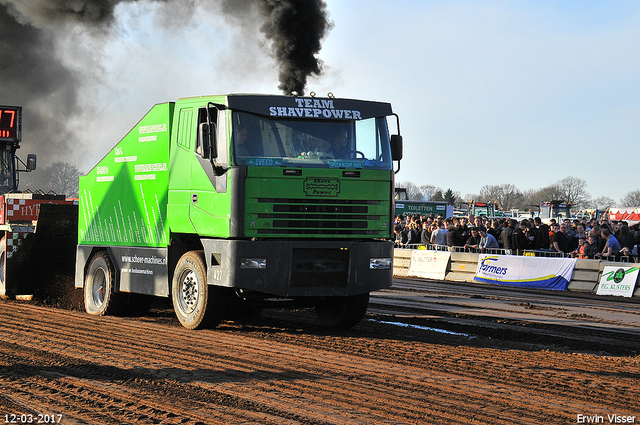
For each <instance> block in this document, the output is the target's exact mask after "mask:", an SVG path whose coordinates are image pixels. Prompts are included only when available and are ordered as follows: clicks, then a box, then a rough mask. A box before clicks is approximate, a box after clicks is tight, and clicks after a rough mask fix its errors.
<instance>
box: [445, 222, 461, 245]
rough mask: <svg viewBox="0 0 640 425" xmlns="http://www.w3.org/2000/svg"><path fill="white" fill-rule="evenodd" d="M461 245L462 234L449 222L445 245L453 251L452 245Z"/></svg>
mask: <svg viewBox="0 0 640 425" xmlns="http://www.w3.org/2000/svg"><path fill="white" fill-rule="evenodd" d="M463 245H464V239H463V238H462V234H461V233H460V231H459V230H458V228H457V227H456V226H454V225H453V224H450V225H449V230H448V232H447V246H448V247H449V251H454V250H455V248H454V247H456V246H463Z"/></svg>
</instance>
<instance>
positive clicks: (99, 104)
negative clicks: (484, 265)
mask: <svg viewBox="0 0 640 425" xmlns="http://www.w3.org/2000/svg"><path fill="white" fill-rule="evenodd" d="M7 1H9V2H11V1H16V0H0V3H3V2H7ZM222 3H224V2H221V1H210V2H207V1H204V0H195V1H194V2H185V1H182V2H170V3H155V2H145V1H141V2H136V3H127V2H123V3H119V4H117V6H115V9H114V11H113V13H114V21H113V23H112V24H111V25H110V26H109V27H108V28H106V29H103V30H100V31H95V30H89V29H87V28H86V27H85V26H83V25H80V24H77V23H74V22H66V23H64V24H60V25H59V26H56V25H55V24H49V26H48V27H46V28H45V27H44V26H43V27H42V28H45V30H46V31H47V34H49V35H50V37H51V43H52V49H53V51H54V52H55V56H56V58H57V60H59V61H60V62H61V63H62V64H63V66H64V67H66V68H67V69H69V70H72V71H73V75H74V79H73V80H72V81H73V82H72V84H74V85H75V86H74V87H75V88H76V92H75V93H74V94H73V95H74V96H75V100H76V103H75V104H74V106H73V107H72V108H69V110H68V111H65V110H64V106H61V107H60V108H59V111H60V114H65V115H66V119H65V122H64V129H63V133H64V134H65V135H66V136H65V137H66V140H67V141H68V144H67V145H68V146H67V147H64V148H61V149H59V150H55V149H50V150H48V151H46V154H45V155H44V157H43V155H42V154H40V155H39V158H38V160H39V166H46V165H47V162H52V161H60V160H62V161H67V162H70V163H72V164H74V165H76V166H77V167H78V169H79V170H80V171H82V172H86V171H88V170H89V169H90V168H91V167H93V165H94V164H95V163H96V162H98V161H99V160H100V159H101V158H102V157H103V156H104V155H105V154H106V153H107V151H108V150H109V149H111V147H113V146H114V145H115V144H116V143H117V142H118V140H119V139H120V138H121V137H122V136H124V134H126V132H128V131H129V130H130V129H131V128H132V127H133V126H134V125H135V124H136V123H137V121H138V120H139V119H140V118H141V117H142V116H143V115H144V114H145V113H146V112H147V111H148V110H149V109H151V107H152V106H153V105H154V104H156V103H161V102H166V101H174V100H176V99H178V98H181V97H187V96H194V95H203V94H224V93H233V92H241V93H247V92H248V93H271V94H280V90H279V89H278V84H279V82H278V69H277V65H276V63H275V59H274V58H273V57H272V56H271V55H270V52H269V48H268V42H267V41H266V40H265V37H264V34H262V33H261V32H260V22H259V20H257V19H256V18H255V17H252V16H247V17H246V18H245V17H243V16H242V15H239V14H228V13H225V12H224V11H223V7H222V6H221V4H222ZM326 4H327V11H328V14H329V19H330V20H331V22H332V23H333V26H332V28H331V30H330V31H329V32H328V34H327V35H326V37H325V38H324V40H323V42H322V49H321V50H320V52H319V54H318V57H319V59H321V60H322V62H323V64H324V68H323V69H324V72H323V74H322V75H321V76H318V77H312V78H310V79H309V81H308V85H307V93H308V92H309V91H315V92H316V93H317V94H318V95H319V96H324V95H325V94H326V93H328V92H332V93H333V94H334V95H335V96H337V97H345V98H362V99H367V100H377V101H387V102H390V103H391V104H392V106H393V109H394V112H396V113H398V114H399V116H400V129H401V133H402V136H403V139H404V159H403V160H402V163H401V170H400V172H399V173H398V174H397V176H396V180H397V181H399V182H406V181H410V182H413V183H415V184H417V185H423V184H430V185H434V186H437V187H440V188H442V189H444V190H446V189H449V188H450V189H452V190H453V191H457V192H459V193H460V194H461V195H463V196H465V195H467V194H474V193H475V194H477V193H478V192H479V191H480V188H481V187H482V186H484V185H499V184H505V183H510V184H514V185H515V186H516V187H517V188H518V189H520V190H522V191H524V190H528V189H538V188H542V187H545V186H548V185H550V184H553V183H555V182H557V181H559V180H561V179H563V178H565V177H568V176H573V177H578V178H581V179H584V180H585V181H586V183H587V187H586V189H587V191H588V192H589V193H590V194H591V196H592V197H593V198H597V197H602V196H607V197H610V198H612V199H614V200H615V201H618V200H620V199H621V198H622V197H624V196H625V195H626V194H627V193H628V192H630V191H633V190H637V189H639V188H640V167H636V166H635V164H634V160H635V158H640V143H639V142H640V140H639V136H640V42H639V40H640V2H637V1H611V2H600V1H588V0H587V1H544V0H535V1H534V0H532V1H524V0H523V1H457V0H447V1H444V0H442V1H440V0H433V1H424V0H420V1H402V0H393V1H391V0H367V1H364V0H362V1H361V0H350V1H344V0H343V1H339V0H327V1H326ZM185 5H187V6H185ZM67 84H69V83H67ZM2 97H3V95H2V94H0V104H9V103H10V102H11V101H13V100H16V99H15V98H11V96H8V97H6V96H5V97H6V98H5V99H3V98H2ZM51 99H54V96H53V95H52V96H51ZM51 99H49V102H50V103H49V104H46V103H45V104H46V105H53V108H54V109H56V110H58V109H57V106H56V101H55V99H54V100H51ZM34 107H35V106H34ZM47 107H51V106H47ZM54 119H55V117H54ZM23 121H24V128H25V130H24V143H23V149H22V156H24V157H26V154H27V153H30V152H27V151H26V150H30V151H35V153H39V149H40V148H41V147H42V145H43V144H44V143H46V141H45V140H44V139H43V137H44V136H42V135H36V134H33V133H30V132H29V128H30V127H29V124H28V123H29V115H28V110H27V109H26V108H25V117H24V119H23Z"/></svg>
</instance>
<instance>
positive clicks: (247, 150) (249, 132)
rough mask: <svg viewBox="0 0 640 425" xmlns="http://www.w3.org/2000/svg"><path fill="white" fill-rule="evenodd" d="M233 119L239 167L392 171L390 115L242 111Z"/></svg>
mask: <svg viewBox="0 0 640 425" xmlns="http://www.w3.org/2000/svg"><path fill="white" fill-rule="evenodd" d="M232 117H233V118H232V119H233V140H234V150H235V159H236V164H238V165H261V166H294V167H327V168H357V169H384V170H390V169H391V164H392V163H391V154H390V149H389V132H388V130H387V121H386V118H384V117H379V118H370V119H364V120H352V121H344V120H341V121H332V120H300V119H286V118H284V119H275V118H270V117H265V116H261V115H253V114H249V113H246V112H238V111H234V112H233V115H232Z"/></svg>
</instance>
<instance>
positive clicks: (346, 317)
mask: <svg viewBox="0 0 640 425" xmlns="http://www.w3.org/2000/svg"><path fill="white" fill-rule="evenodd" d="M368 306H369V294H368V293H367V294H360V295H351V296H348V297H329V298H327V299H326V300H324V301H322V302H321V303H320V304H318V305H316V308H315V310H316V314H317V315H318V318H319V319H320V322H321V323H322V324H323V325H324V326H326V327H328V328H342V329H348V328H352V327H354V326H355V325H357V324H358V323H360V321H361V320H362V319H364V316H365V314H366V313H367V307H368Z"/></svg>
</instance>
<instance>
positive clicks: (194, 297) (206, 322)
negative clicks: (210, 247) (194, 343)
mask: <svg viewBox="0 0 640 425" xmlns="http://www.w3.org/2000/svg"><path fill="white" fill-rule="evenodd" d="M225 296H226V294H225V292H224V288H218V287H215V286H209V285H208V284H207V266H206V262H205V258H204V252H203V251H189V252H187V253H186V254H184V255H183V256H182V257H180V260H179V261H178V265H177V266H176V269H175V273H174V274H173V281H172V283H171V298H172V301H173V309H174V311H175V312H176V316H177V317H178V320H179V321H180V323H181V324H182V326H184V327H185V328H187V329H200V328H204V327H215V326H217V325H218V324H219V323H220V322H221V321H222V319H223V317H224V313H225V310H226V298H225Z"/></svg>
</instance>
